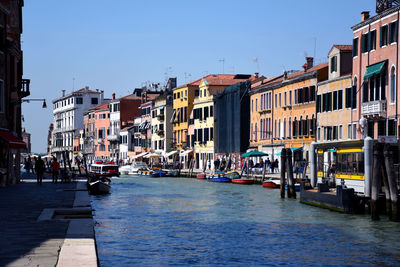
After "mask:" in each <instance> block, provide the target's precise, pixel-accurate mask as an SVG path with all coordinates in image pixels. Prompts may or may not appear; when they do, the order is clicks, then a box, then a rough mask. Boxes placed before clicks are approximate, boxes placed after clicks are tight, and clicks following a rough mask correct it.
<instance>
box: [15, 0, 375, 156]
mask: <svg viewBox="0 0 400 267" xmlns="http://www.w3.org/2000/svg"><path fill="white" fill-rule="evenodd" d="M364 10H369V11H371V12H372V15H373V14H375V1H374V0H350V1H349V0H335V1H326V0H323V1H321V0H307V1H297V0H287V1H272V0H247V1H238V0H230V1H225V0H213V1H209V0H202V1H194V0H193V1H191V0H182V1H180V0H179V1H178V0H176V1H175V0H169V1H165V0H159V1H155V0H148V1H142V0H140V1H139V0H107V1H106V0H84V1H82V0H68V1H67V0H56V1H55V0H25V7H24V8H23V23H24V28H23V30H24V32H23V36H22V40H23V44H22V45H23V50H24V78H27V79H31V96H30V97H31V98H46V99H47V103H48V108H47V109H42V108H41V103H39V102H31V103H28V104H24V105H23V112H22V113H23V115H24V117H25V122H24V123H23V127H25V128H26V130H27V131H28V132H30V133H32V150H33V151H34V152H44V151H46V142H47V133H48V127H49V124H50V123H51V122H52V105H51V100H52V99H54V98H56V97H59V96H60V95H61V90H62V89H66V90H67V92H71V91H72V89H73V84H74V86H75V89H79V88H82V87H84V86H86V85H87V86H89V87H90V88H93V89H95V88H98V89H101V90H104V91H105V97H111V94H112V93H113V92H115V93H116V94H117V96H123V95H126V94H128V93H129V92H131V91H132V90H133V89H134V88H135V87H140V86H141V85H142V83H143V82H146V81H151V82H161V83H162V82H164V81H165V77H166V75H167V74H168V75H169V76H171V77H178V84H183V83H185V81H186V82H189V81H190V80H194V79H197V78H199V77H201V76H204V75H205V74H209V73H222V71H223V64H222V62H220V61H219V60H220V59H223V58H224V59H225V64H224V70H225V73H254V72H257V71H259V72H260V73H261V74H262V75H264V76H267V77H271V76H274V75H278V74H281V73H282V72H283V69H286V70H292V69H300V68H301V66H302V65H303V64H304V63H305V60H304V54H305V53H307V55H308V56H314V47H315V46H314V43H315V38H316V40H317V41H316V44H317V45H316V61H317V63H320V62H323V61H326V57H327V53H328V51H329V49H330V48H331V46H332V45H333V44H351V42H352V31H351V29H350V27H351V26H352V25H354V24H356V23H358V22H360V18H361V16H360V13H361V11H364ZM256 57H257V58H258V65H257V63H256V62H255V61H254V58H256ZM185 77H186V80H185ZM73 78H75V82H74V83H73Z"/></svg>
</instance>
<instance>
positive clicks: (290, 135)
mask: <svg viewBox="0 0 400 267" xmlns="http://www.w3.org/2000/svg"><path fill="white" fill-rule="evenodd" d="M288 128H289V129H288V138H290V137H292V118H289V122H288Z"/></svg>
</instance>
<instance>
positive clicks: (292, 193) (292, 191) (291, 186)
mask: <svg viewBox="0 0 400 267" xmlns="http://www.w3.org/2000/svg"><path fill="white" fill-rule="evenodd" d="M286 172H287V178H288V189H287V196H288V198H296V187H295V183H294V178H293V163H292V150H291V149H290V148H289V149H286Z"/></svg>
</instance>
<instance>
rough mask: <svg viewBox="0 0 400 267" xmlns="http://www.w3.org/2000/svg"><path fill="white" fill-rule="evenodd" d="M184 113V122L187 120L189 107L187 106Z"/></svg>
mask: <svg viewBox="0 0 400 267" xmlns="http://www.w3.org/2000/svg"><path fill="white" fill-rule="evenodd" d="M183 114H184V118H183V119H184V122H187V107H185V109H184V112H183Z"/></svg>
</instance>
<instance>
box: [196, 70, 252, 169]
mask: <svg viewBox="0 0 400 267" xmlns="http://www.w3.org/2000/svg"><path fill="white" fill-rule="evenodd" d="M251 78H254V76H251V75H245V74H237V75H234V74H210V75H207V76H205V77H203V78H202V79H201V80H200V83H199V90H198V93H196V96H195V98H194V104H193V111H194V112H193V114H194V156H195V159H196V165H195V168H196V169H204V168H206V169H210V168H213V167H214V164H213V161H214V159H215V144H216V142H217V140H215V136H216V135H215V130H216V127H217V125H216V120H215V119H214V118H215V117H214V115H215V111H216V108H215V97H216V95H217V94H219V93H222V92H223V91H224V90H225V88H226V87H228V86H230V85H233V84H236V83H239V82H244V81H247V80H249V79H251Z"/></svg>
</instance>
